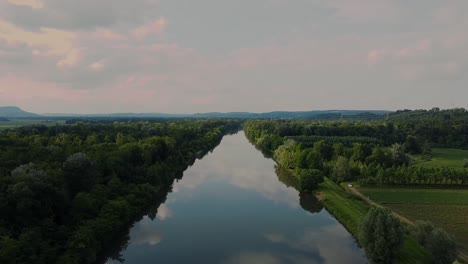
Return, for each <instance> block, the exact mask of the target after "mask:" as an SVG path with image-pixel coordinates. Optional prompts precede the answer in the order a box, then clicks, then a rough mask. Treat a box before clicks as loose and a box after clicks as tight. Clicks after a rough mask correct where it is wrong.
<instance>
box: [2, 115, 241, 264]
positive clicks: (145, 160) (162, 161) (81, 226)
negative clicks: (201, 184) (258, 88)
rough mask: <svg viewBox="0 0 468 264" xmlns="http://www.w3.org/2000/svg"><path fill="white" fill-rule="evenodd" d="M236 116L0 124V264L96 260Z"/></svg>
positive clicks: (235, 127)
mask: <svg viewBox="0 0 468 264" xmlns="http://www.w3.org/2000/svg"><path fill="white" fill-rule="evenodd" d="M239 126H240V122H239V121H234V120H224V121H220V120H196V121H175V122H170V123H169V122H167V123H166V122H164V123H150V122H130V123H111V124H87V123H76V124H74V125H63V126H56V127H47V126H34V127H22V128H19V129H16V130H7V131H1V132H0V248H1V250H0V263H39V264H41V263H95V262H96V261H97V258H98V256H99V255H100V254H101V253H102V251H103V250H105V249H107V247H108V245H109V244H111V243H112V241H113V240H115V234H117V233H119V231H120V230H123V229H125V228H127V227H128V225H129V224H131V223H132V222H133V221H134V220H135V219H136V218H137V217H138V216H140V214H141V213H142V212H143V211H144V210H145V209H146V208H148V207H149V206H151V205H153V204H154V203H155V201H156V199H158V200H159V199H160V198H159V197H164V196H165V195H166V194H167V191H168V190H169V189H170V188H169V187H170V186H171V184H172V182H173V181H174V179H175V178H176V177H179V176H180V175H181V174H182V172H183V171H184V170H185V169H186V168H187V167H188V166H189V165H191V164H193V162H194V161H195V160H196V158H197V157H202V156H203V155H205V154H206V153H208V152H209V151H210V150H212V149H213V148H214V147H215V146H216V145H217V144H218V143H219V142H220V141H221V138H222V137H223V136H224V135H225V134H227V133H231V132H233V131H237V130H238V129H239Z"/></svg>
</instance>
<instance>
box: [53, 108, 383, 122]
mask: <svg viewBox="0 0 468 264" xmlns="http://www.w3.org/2000/svg"><path fill="white" fill-rule="evenodd" d="M388 113H390V112H389V111H381V110H316V111H297V112H294V111H291V112H289V111H276V112H268V113H251V112H228V113H221V112H210V113H196V114H165V113H112V114H87V115H79V114H67V115H59V114H47V115H46V116H48V117H53V118H60V117H61V118H72V119H76V120H77V121H78V120H83V119H86V120H104V119H105V120H109V119H111V120H112V119H128V120H134V119H136V120H138V119H154V118H156V119H159V118H162V119H170V118H240V119H252V118H255V119H270V118H272V119H309V120H339V119H345V120H379V119H382V118H384V116H385V115H387V114H388Z"/></svg>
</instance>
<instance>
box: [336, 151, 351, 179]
mask: <svg viewBox="0 0 468 264" xmlns="http://www.w3.org/2000/svg"><path fill="white" fill-rule="evenodd" d="M350 177H351V168H350V166H349V161H348V159H347V158H345V157H338V159H337V160H336V162H335V165H334V167H333V173H332V180H333V181H334V182H336V183H340V182H343V181H346V180H348V179H349V178H350Z"/></svg>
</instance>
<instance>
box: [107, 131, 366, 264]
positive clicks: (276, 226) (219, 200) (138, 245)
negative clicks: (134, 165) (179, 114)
mask: <svg viewBox="0 0 468 264" xmlns="http://www.w3.org/2000/svg"><path fill="white" fill-rule="evenodd" d="M275 172H276V173H275ZM297 186H298V185H297V182H296V180H295V177H294V176H292V175H291V174H289V173H288V172H287V171H284V170H281V168H278V167H275V163H274V162H273V161H272V160H271V159H265V158H264V157H263V156H262V154H261V153H260V152H259V151H257V150H256V149H255V148H254V147H253V146H252V145H250V144H249V143H248V141H247V140H246V138H245V137H244V135H243V133H239V134H237V135H234V136H228V137H225V139H224V140H223V142H222V143H221V145H220V146H219V147H218V148H217V149H215V151H214V152H213V153H212V154H210V155H208V156H206V157H205V158H204V159H203V160H201V161H197V162H196V163H195V164H194V165H193V166H192V167H191V168H189V169H188V170H187V171H186V172H185V173H184V177H183V179H182V180H180V181H178V182H177V183H175V184H174V186H173V191H174V192H173V193H171V194H169V196H168V197H167V200H166V201H165V202H164V203H163V204H161V205H160V206H159V207H158V208H157V210H156V209H153V211H152V214H150V215H149V216H146V217H144V218H143V219H142V220H141V221H139V222H138V223H136V224H135V226H134V227H133V228H132V229H131V231H130V237H131V239H130V242H129V245H128V247H127V249H126V250H125V251H123V252H122V255H123V257H124V259H125V263H138V264H139V263H142V264H145V263H158V262H159V263H365V259H364V258H363V254H362V252H361V250H360V249H359V248H358V247H357V246H356V244H355V241H354V239H353V238H352V237H351V236H350V235H349V233H348V232H347V231H346V230H345V229H344V228H343V227H342V226H341V225H340V224H339V223H338V222H337V221H336V220H335V219H334V218H333V217H332V216H331V215H330V214H328V212H327V211H326V210H323V206H322V205H321V204H320V203H319V202H318V201H317V200H316V199H315V197H314V196H313V195H307V194H304V193H300V192H299V191H298V190H297V189H298V188H297ZM156 211H157V213H156V214H155V212H156ZM338 252H339V253H338ZM109 263H116V261H109Z"/></svg>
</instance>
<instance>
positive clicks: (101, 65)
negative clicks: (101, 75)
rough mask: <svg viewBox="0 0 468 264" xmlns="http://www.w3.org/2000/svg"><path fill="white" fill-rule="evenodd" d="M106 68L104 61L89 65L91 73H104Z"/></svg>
mask: <svg viewBox="0 0 468 264" xmlns="http://www.w3.org/2000/svg"><path fill="white" fill-rule="evenodd" d="M105 67H106V65H105V63H104V61H102V60H100V61H95V62H93V63H91V64H89V65H88V68H89V69H90V70H91V71H94V72H99V71H102V70H103V69H104V68H105Z"/></svg>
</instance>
